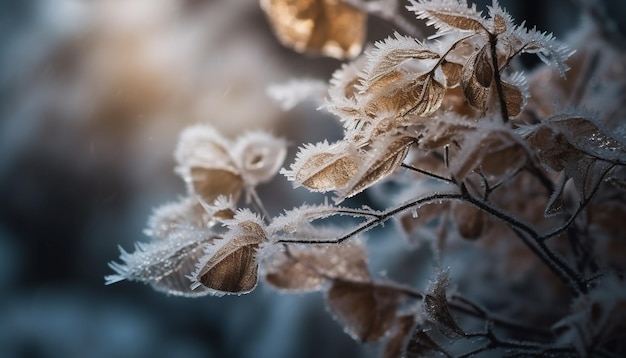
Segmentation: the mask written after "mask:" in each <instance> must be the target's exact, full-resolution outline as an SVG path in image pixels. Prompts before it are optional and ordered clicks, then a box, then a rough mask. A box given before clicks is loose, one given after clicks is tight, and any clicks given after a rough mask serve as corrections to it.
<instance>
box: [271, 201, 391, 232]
mask: <svg viewBox="0 0 626 358" xmlns="http://www.w3.org/2000/svg"><path fill="white" fill-rule="evenodd" d="M377 214H380V212H378V211H375V210H372V209H353V208H346V207H341V206H335V205H330V204H322V205H302V206H300V207H297V208H293V209H291V210H285V212H284V213H283V214H281V215H279V216H277V217H274V218H273V219H272V223H271V224H270V225H269V227H268V230H269V231H271V232H279V231H282V232H284V233H295V232H296V231H297V230H298V226H299V225H300V224H302V223H309V222H311V221H314V220H319V219H325V218H328V217H331V216H335V215H343V216H352V217H358V218H362V217H371V216H372V215H377Z"/></svg>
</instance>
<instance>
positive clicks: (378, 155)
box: [346, 137, 415, 197]
mask: <svg viewBox="0 0 626 358" xmlns="http://www.w3.org/2000/svg"><path fill="white" fill-rule="evenodd" d="M414 142H415V139H414V138H412V137H399V138H397V139H394V140H392V141H390V142H384V143H385V144H384V145H376V146H375V148H376V149H375V150H371V151H370V152H368V153H367V154H369V155H371V156H372V158H373V159H374V161H373V162H369V163H365V164H364V165H363V166H362V168H364V169H365V172H363V173H362V174H360V173H357V174H356V175H357V176H356V177H355V178H358V180H357V181H354V180H353V181H352V182H353V183H354V184H353V185H351V186H350V187H349V188H348V189H347V195H346V197H351V196H353V195H356V194H358V193H360V192H362V191H363V190H365V189H366V188H368V187H370V186H372V185H373V184H375V183H376V182H378V181H379V180H381V179H383V178H385V177H386V176H388V175H389V174H391V173H392V172H393V171H394V170H395V169H396V168H397V167H398V166H399V165H400V163H402V161H403V160H404V158H405V157H406V155H407V154H408V152H409V149H410V147H411V144H413V143H414ZM362 171H363V169H362Z"/></svg>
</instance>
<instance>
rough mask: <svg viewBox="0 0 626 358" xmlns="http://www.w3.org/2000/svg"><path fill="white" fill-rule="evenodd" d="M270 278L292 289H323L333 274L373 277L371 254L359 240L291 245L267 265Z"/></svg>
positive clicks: (357, 278)
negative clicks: (306, 245)
mask: <svg viewBox="0 0 626 358" xmlns="http://www.w3.org/2000/svg"><path fill="white" fill-rule="evenodd" d="M265 268H266V275H265V279H266V281H267V282H268V283H269V284H271V285H273V286H274V287H276V288H278V289H282V290H288V291H300V292H302V291H315V290H319V289H320V288H321V287H322V285H323V284H324V283H325V282H326V280H327V279H329V278H335V279H344V280H350V281H369V280H370V275H369V270H368V268H367V254H366V252H365V249H364V248H363V247H362V246H361V245H358V244H354V243H351V244H345V245H343V244H342V245H331V246H309V247H306V248H296V247H290V248H289V250H288V252H286V253H280V254H277V255H275V256H274V257H273V258H272V260H271V262H269V263H268V264H267V265H266V266H265Z"/></svg>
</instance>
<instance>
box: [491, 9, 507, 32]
mask: <svg viewBox="0 0 626 358" xmlns="http://www.w3.org/2000/svg"><path fill="white" fill-rule="evenodd" d="M506 28H507V20H506V18H504V16H502V14H500V13H497V14H495V16H494V17H493V33H494V35H499V34H501V33H503V32H504V31H506Z"/></svg>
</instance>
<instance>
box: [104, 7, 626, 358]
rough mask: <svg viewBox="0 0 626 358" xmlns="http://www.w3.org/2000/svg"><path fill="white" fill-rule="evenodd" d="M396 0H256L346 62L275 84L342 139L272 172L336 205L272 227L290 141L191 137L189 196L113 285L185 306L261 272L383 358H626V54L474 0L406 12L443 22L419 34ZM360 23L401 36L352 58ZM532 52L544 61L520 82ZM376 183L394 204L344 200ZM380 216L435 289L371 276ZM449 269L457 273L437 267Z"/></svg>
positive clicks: (305, 209)
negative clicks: (328, 73)
mask: <svg viewBox="0 0 626 358" xmlns="http://www.w3.org/2000/svg"><path fill="white" fill-rule="evenodd" d="M394 4H395V3H394V2H392V1H379V2H365V1H364V2H360V1H346V2H339V1H334V0H308V1H305V0H262V1H261V6H262V8H263V10H264V11H265V12H266V13H267V16H268V19H269V21H270V23H271V24H272V26H273V28H274V30H275V32H276V35H277V37H278V38H279V40H280V41H281V42H282V43H283V44H285V45H287V46H290V47H292V48H294V49H295V50H297V51H299V52H307V53H309V52H312V53H317V54H322V55H327V56H332V57H337V58H354V59H353V60H352V61H351V62H348V63H346V64H344V65H343V66H342V67H341V68H340V69H338V70H337V71H336V72H335V73H334V74H333V76H332V78H331V79H330V81H329V83H328V84H324V83H322V82H320V81H312V80H303V81H300V82H299V81H297V80H294V81H291V82H289V83H287V84H285V85H284V86H281V85H276V86H274V87H272V88H271V89H270V91H269V93H270V94H271V95H272V96H273V97H274V98H275V99H277V100H278V101H280V102H281V104H282V106H283V108H285V109H289V108H292V107H293V106H294V105H296V104H297V102H299V101H301V100H303V99H306V98H312V99H314V100H318V101H319V102H320V104H321V106H322V108H324V109H326V110H328V111H329V112H330V113H332V114H334V115H336V116H337V117H338V119H339V121H340V122H341V124H342V125H343V129H344V130H343V138H342V139H341V140H339V141H336V142H333V143H329V142H328V141H326V140H325V141H322V142H319V143H314V144H305V145H303V146H302V147H301V148H300V149H299V151H298V153H297V156H296V158H295V161H294V163H292V164H291V165H290V166H289V168H288V169H287V168H284V169H282V170H280V173H281V174H283V175H284V176H285V177H286V178H287V179H288V180H290V181H292V182H293V183H294V186H296V187H298V186H302V187H305V188H307V189H308V190H310V191H313V192H333V193H334V197H333V200H334V203H333V204H330V203H329V202H328V201H326V202H325V203H324V204H320V205H302V206H300V207H297V208H293V209H290V210H286V211H285V212H284V213H282V214H281V215H278V216H275V217H271V216H270V215H268V213H267V212H266V211H265V209H264V207H263V200H262V198H259V196H258V195H257V194H256V191H255V187H256V186H257V185H258V184H260V183H264V182H266V181H269V180H270V179H271V178H272V177H273V176H274V175H275V174H276V173H277V172H278V171H279V168H280V167H281V166H282V162H283V160H284V158H285V155H286V142H285V141H284V140H282V139H278V138H275V137H273V136H272V135H269V134H266V133H260V132H255V133H247V134H244V135H243V136H241V137H239V138H237V139H236V140H234V141H232V140H229V139H227V138H225V137H223V136H222V134H220V133H219V132H218V131H216V130H215V129H213V128H212V127H210V126H208V125H199V126H195V127H192V128H189V129H188V130H186V131H185V132H184V133H183V134H182V135H181V139H180V143H179V146H178V148H177V150H176V155H175V157H176V160H177V163H178V167H177V169H176V173H178V174H179V175H180V176H181V177H182V178H183V180H184V181H185V183H186V184H187V189H188V190H187V196H186V197H184V198H182V199H181V200H180V201H179V202H176V203H171V204H166V205H165V206H162V207H160V208H158V209H156V210H155V212H154V214H153V216H152V217H151V218H150V220H149V222H148V229H147V230H146V233H147V234H148V236H150V238H151V241H149V242H148V243H140V244H137V246H136V249H135V252H134V253H132V254H129V253H126V252H122V255H121V259H122V261H123V263H121V264H119V263H112V264H111V268H112V269H113V270H114V271H115V272H116V274H115V275H111V276H107V278H106V280H107V283H113V282H117V281H120V280H125V279H126V280H133V281H139V282H144V283H147V284H150V285H152V286H153V287H154V288H155V289H157V290H161V291H165V292H167V293H169V294H173V295H182V296H200V295H205V294H217V295H222V294H242V293H247V292H250V291H251V290H253V289H254V288H255V287H256V286H257V284H258V281H259V278H261V279H262V280H263V281H264V282H265V283H267V284H269V285H271V286H273V287H275V288H277V289H278V290H279V291H283V292H311V291H319V290H322V291H324V292H325V293H326V295H325V297H326V301H327V305H328V309H329V311H330V312H331V314H332V315H333V316H334V317H335V318H336V320H337V321H338V322H339V323H340V324H341V325H342V326H343V327H344V329H345V330H346V331H347V332H348V333H349V334H351V335H352V336H353V337H354V338H355V339H357V340H359V341H361V342H374V341H385V342H386V343H385V348H384V355H385V356H386V357H393V356H407V357H417V356H448V357H468V356H478V355H481V354H487V353H495V354H499V355H503V354H506V355H511V356H607V357H610V356H620V355H623V354H626V347H625V346H624V344H623V343H622V342H623V341H622V340H620V339H622V338H623V337H624V335H625V334H626V326H625V325H624V322H625V321H626V285H625V282H624V279H625V278H624V273H625V271H624V269H625V268H626V265H625V264H626V261H625V259H626V257H625V256H624V254H625V252H626V251H625V250H624V239H625V238H626V237H625V236H624V234H623V230H624V229H625V228H626V227H625V226H624V223H623V220H624V218H626V200H625V199H626V191H625V188H626V170H625V166H626V127H625V126H624V114H625V112H624V109H623V107H622V106H621V101H620V100H618V98H619V97H618V96H620V95H622V94H621V93H622V92H620V91H621V90H623V88H624V86H626V82H625V81H624V78H626V77H625V76H624V68H625V67H624V58H625V57H624V55H623V48H619V47H618V46H616V45H615V41H614V40H615V39H611V38H609V36H608V35H610V29H606V28H602V26H603V25H602V24H601V23H598V22H596V23H585V25H584V26H583V27H582V28H581V29H580V30H578V31H579V33H578V36H577V37H578V38H583V39H584V40H583V41H581V42H580V43H578V44H575V43H574V46H573V47H576V51H577V52H576V54H575V51H574V50H573V49H572V48H573V47H570V46H567V45H566V44H565V43H562V42H559V41H557V40H556V39H555V38H554V37H553V36H552V35H551V34H547V33H542V32H539V31H537V30H535V29H532V30H529V29H527V28H526V27H525V25H524V23H522V24H516V23H515V21H514V20H513V18H512V17H511V16H510V15H509V14H508V13H507V12H506V11H505V10H504V9H502V8H501V7H500V6H499V4H498V3H497V1H495V0H494V1H493V3H492V5H491V6H489V7H488V11H487V13H486V14H483V13H482V12H480V11H478V10H477V8H476V7H475V6H470V5H468V4H467V2H466V1H465V0H439V1H435V0H411V1H410V4H409V5H408V6H407V9H408V11H410V12H413V13H414V14H415V16H416V18H417V19H418V20H425V21H426V25H429V26H432V27H433V28H434V35H432V36H430V37H429V38H427V39H418V38H417V37H418V36H419V35H418V34H416V33H411V31H412V29H413V27H412V25H407V24H405V23H404V22H403V20H402V17H401V16H400V15H399V14H398V13H396V11H395V10H386V11H382V10H381V9H396V8H397V7H394V6H393V5H394ZM385 6H387V7H385ZM368 14H373V15H378V16H382V17H383V18H385V19H387V20H389V21H391V22H392V23H394V24H396V25H397V27H399V28H402V29H403V31H405V32H407V33H406V34H404V35H403V34H400V33H395V34H393V35H392V36H390V37H388V38H386V39H384V40H381V41H378V42H376V43H375V44H374V45H373V46H371V47H366V50H365V53H364V54H361V55H360V56H358V57H357V55H358V54H359V53H360V51H361V49H362V47H363V41H364V37H365V36H364V31H365V20H366V18H367V16H368ZM591 39H593V41H591ZM622 45H623V44H622ZM600 48H602V51H605V52H604V53H603V55H602V58H599V51H600ZM523 53H528V54H531V55H536V56H537V57H538V58H539V59H541V60H542V61H543V62H544V65H541V66H539V67H538V68H536V69H534V70H533V71H532V72H531V73H530V74H529V75H525V74H523V73H521V72H518V71H514V69H515V68H519V63H518V58H519V56H520V55H521V54H523ZM620 61H621V62H620ZM616 64H617V65H616ZM570 67H572V70H571V71H570V72H568V70H570ZM566 73H567V75H568V78H567V79H565V76H566ZM590 79H597V81H598V86H600V88H596V89H595V90H592V89H589V88H588V87H586V84H587V82H588V81H590ZM601 81H604V82H601ZM600 83H602V84H600ZM322 91H324V92H326V93H327V96H326V97H325V98H323V96H320V93H321V92H322ZM555 99H558V100H559V103H560V104H555ZM382 182H395V183H396V186H397V188H398V190H397V192H395V194H394V195H388V196H387V197H386V198H385V200H384V201H383V202H382V203H379V204H384V205H386V206H387V207H386V209H383V210H374V209H372V208H369V207H367V206H364V207H351V206H349V205H342V203H343V202H344V200H345V199H347V198H349V197H353V196H355V195H359V194H360V193H362V192H363V191H364V190H366V189H367V188H370V187H372V186H374V187H373V188H372V189H375V188H376V187H377V186H379V185H380V183H382ZM242 194H244V195H243V196H242ZM338 217H351V218H352V220H348V221H346V222H347V223H349V225H351V226H350V227H347V228H346V226H345V225H344V226H337V223H338V222H341V221H338V220H336V219H337V218H338ZM390 219H393V220H394V221H395V222H396V223H397V224H398V225H397V228H396V229H397V232H398V233H402V234H403V235H404V236H406V237H407V238H408V239H409V241H410V243H411V244H413V245H420V244H421V245H422V247H428V245H426V246H424V245H423V244H425V243H427V244H429V245H430V247H432V248H433V250H432V252H433V255H432V256H433V259H432V263H433V266H435V267H437V269H436V272H435V276H436V277H435V278H434V279H433V282H432V283H431V284H430V285H429V286H427V287H414V285H412V284H411V282H404V283H400V282H395V281H393V280H391V279H390V278H388V277H384V278H381V277H378V276H377V275H374V274H372V273H371V272H370V269H369V266H368V250H367V245H366V243H365V241H364V239H363V235H362V234H364V233H365V232H366V231H368V230H370V229H372V228H374V227H377V226H380V225H382V224H384V223H386V222H387V221H389V220H390ZM355 220H356V221H355ZM399 236H402V235H399ZM377 239H379V238H377ZM381 240H382V239H381ZM385 240H391V239H385ZM370 254H372V255H375V254H376V253H374V252H372V253H370ZM452 260H454V265H456V266H459V267H462V268H464V269H461V270H458V269H457V270H453V268H454V267H450V268H446V266H447V265H449V264H450V263H451V262H452ZM454 287H457V288H456V289H455V288H454Z"/></svg>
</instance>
